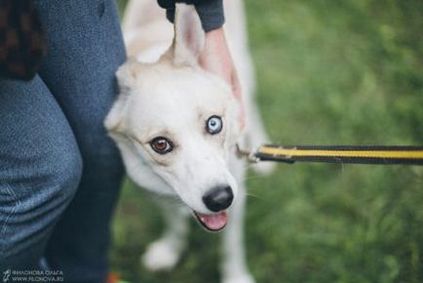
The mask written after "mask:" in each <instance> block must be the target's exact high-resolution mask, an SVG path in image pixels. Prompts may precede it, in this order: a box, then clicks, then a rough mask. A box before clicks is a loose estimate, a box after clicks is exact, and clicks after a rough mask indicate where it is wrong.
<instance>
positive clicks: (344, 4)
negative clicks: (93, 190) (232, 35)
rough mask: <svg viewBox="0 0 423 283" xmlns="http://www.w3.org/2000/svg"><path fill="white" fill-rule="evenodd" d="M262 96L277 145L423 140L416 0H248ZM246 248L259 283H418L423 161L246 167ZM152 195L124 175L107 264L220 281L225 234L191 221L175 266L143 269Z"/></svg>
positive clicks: (125, 273)
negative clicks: (266, 170) (267, 172)
mask: <svg viewBox="0 0 423 283" xmlns="http://www.w3.org/2000/svg"><path fill="white" fill-rule="evenodd" d="M246 6H247V11H248V20H249V25H248V28H249V32H250V42H251V49H252V54H253V59H254V61H255V64H256V68H257V78H258V103H259V105H260V107H261V109H262V112H263V117H264V120H265V123H266V126H267V128H268V131H269V134H270V136H271V138H272V141H273V142H275V143H281V144H420V145H421V144H423V34H422V28H423V2H422V1H421V0H406V1H394V0H385V1H377V0H345V1H335V0H333V1H328V0H326V1H325V0H316V1H297V0H283V1H279V0H261V1H253V0H247V1H246ZM248 187H249V193H250V195H251V197H249V200H248V211H247V216H246V222H247V227H246V246H247V251H248V261H249V266H250V268H251V271H252V273H253V274H254V276H255V277H256V279H257V282H260V283H270V282H272V283H279V282H316V283H321V282H345V283H347V282H354V283H356V282H363V283H365V282H372V283H373V282H387V283H388V282H410V283H417V282H423V170H422V169H421V168H417V167H404V166H384V167H379V166H357V165H343V166H342V165H324V164H296V165H290V166H289V165H279V166H278V169H277V172H275V173H274V174H273V175H271V176H269V177H266V178H264V177H260V176H256V175H254V174H253V173H251V174H250V175H249V177H248ZM150 199H151V198H150V196H149V195H148V194H146V193H144V192H142V191H140V190H136V189H134V186H133V185H132V184H131V183H129V182H128V183H126V184H125V186H124V189H123V193H122V197H121V201H120V204H119V207H118V209H117V215H116V218H115V222H114V231H115V242H114V248H113V250H112V257H111V258H112V266H113V270H115V271H117V272H119V273H120V274H121V275H122V277H123V278H124V279H126V280H130V281H132V282H143V283H144V282H145V283H159V282H160V283H163V282H166V283H167V282H176V283H203V282H218V279H219V274H218V265H217V263H218V258H219V240H220V239H219V238H220V237H219V236H218V235H216V234H207V233H205V232H204V231H203V230H202V229H200V228H199V227H197V225H196V224H194V223H193V224H192V230H193V233H192V235H191V236H190V240H191V241H190V248H189V250H188V251H187V252H186V254H185V255H184V257H183V259H182V262H181V263H180V265H179V266H178V268H177V269H176V270H175V271H174V272H171V273H164V274H151V273H149V272H147V271H146V270H144V269H142V268H141V267H140V264H139V255H140V254H142V252H143V251H144V249H145V247H146V245H147V244H148V243H150V242H151V241H153V240H154V239H156V237H158V236H159V235H160V232H161V229H162V221H161V218H160V214H159V211H158V209H157V208H156V207H155V205H154V204H153V203H152V202H151V201H150Z"/></svg>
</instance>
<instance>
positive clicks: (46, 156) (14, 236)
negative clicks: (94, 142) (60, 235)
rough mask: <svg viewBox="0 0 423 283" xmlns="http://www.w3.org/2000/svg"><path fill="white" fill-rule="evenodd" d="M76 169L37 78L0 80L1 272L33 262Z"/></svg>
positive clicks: (57, 113)
mask: <svg viewBox="0 0 423 283" xmlns="http://www.w3.org/2000/svg"><path fill="white" fill-rule="evenodd" d="M81 171H82V163H81V158H80V155H79V151H78V148H77V145H76V141H75V138H74V136H73V133H72V131H71V129H70V127H69V124H68V123H67V121H66V118H65V116H64V115H63V112H62V111H61V109H60V108H59V106H58V105H57V103H56V101H55V99H54V97H53V96H52V95H51V93H50V92H49V90H48V89H47V87H46V86H45V85H44V83H43V82H42V80H41V79H40V78H39V77H38V76H37V77H35V79H33V80H31V81H30V82H22V81H13V80H0V272H3V271H4V270H5V269H6V268H7V269H9V268H34V266H36V264H37V262H38V260H39V259H40V257H41V256H42V255H43V253H44V249H45V246H46V242H47V239H48V237H49V235H50V234H51V231H52V228H53V226H54V225H55V224H56V223H57V221H58V219H59V218H60V216H61V214H62V213H63V211H64V210H65V208H66V206H67V205H68V204H69V202H70V200H71V199H72V197H73V196H74V193H75V192H76V189H77V187H78V183H79V180H80V177H81Z"/></svg>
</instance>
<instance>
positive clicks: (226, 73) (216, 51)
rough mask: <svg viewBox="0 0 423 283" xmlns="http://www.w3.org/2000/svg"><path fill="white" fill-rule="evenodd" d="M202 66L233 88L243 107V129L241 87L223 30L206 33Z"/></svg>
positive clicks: (201, 57)
mask: <svg viewBox="0 0 423 283" xmlns="http://www.w3.org/2000/svg"><path fill="white" fill-rule="evenodd" d="M199 59H200V65H201V66H202V67H203V68H204V69H205V70H207V71H209V72H212V73H214V74H216V75H218V76H220V77H221V78H223V79H224V80H225V81H226V82H227V83H228V84H229V85H230V86H231V88H232V94H233V95H234V97H235V98H236V99H237V100H238V101H239V103H240V105H241V111H240V117H239V118H240V122H241V127H242V128H244V125H245V114H244V104H243V99H242V92H241V85H240V83H239V79H238V74H237V72H236V69H235V65H234V63H233V60H232V57H231V54H230V52H229V48H228V44H227V42H226V38H225V33H224V30H223V28H219V29H214V30H211V31H209V32H207V33H206V36H205V43H204V48H203V50H202V52H201V54H200V58H199Z"/></svg>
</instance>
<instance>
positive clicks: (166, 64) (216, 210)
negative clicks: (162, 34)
mask: <svg viewBox="0 0 423 283" xmlns="http://www.w3.org/2000/svg"><path fill="white" fill-rule="evenodd" d="M203 45H204V32H203V30H202V28H201V23H200V21H199V18H198V15H197V14H196V12H195V10H194V9H193V8H191V7H190V6H186V5H183V6H181V5H177V9H176V15H175V39H174V43H173V45H172V47H171V48H170V50H169V51H168V52H167V53H166V54H165V55H164V56H163V57H162V58H161V59H160V60H159V61H158V62H157V63H154V64H141V63H139V62H136V61H128V62H126V63H125V64H124V65H123V66H121V67H120V68H119V70H118V71H117V78H118V82H119V86H120V95H119V97H118V99H117V101H116V102H115V104H114V105H113V108H112V110H111V111H110V113H109V114H108V116H107V118H106V121H105V125H106V128H107V130H108V131H109V133H110V135H111V136H112V137H113V139H114V140H115V141H116V142H117V144H118V146H119V148H120V150H121V153H122V156H123V159H124V162H125V166H126V169H127V173H128V175H129V176H130V177H131V179H133V180H134V181H135V182H136V183H137V184H138V185H140V186H142V187H145V188H146V189H148V190H151V191H154V192H158V193H162V194H167V195H174V196H177V197H178V198H179V199H180V200H182V201H183V203H184V204H186V205H187V206H188V207H189V208H191V209H192V210H193V211H194V212H195V215H196V216H197V218H198V219H199V220H200V222H201V223H202V224H203V226H205V227H206V228H207V229H209V230H220V229H222V228H223V227H224V226H225V225H226V222H227V214H226V209H227V208H228V207H229V206H230V205H231V203H232V201H233V199H234V198H236V196H237V191H238V190H237V184H236V181H235V178H234V176H233V175H232V173H231V172H230V169H229V157H230V155H231V154H234V151H235V148H234V147H235V144H236V141H237V139H238V138H239V136H240V134H241V125H240V123H239V110H240V105H239V103H238V101H237V100H236V99H235V98H234V97H233V95H232V93H231V89H230V87H229V86H228V85H227V84H226V83H225V82H224V81H223V80H222V79H220V78H219V77H217V76H215V75H213V74H211V73H208V72H206V71H205V70H203V69H202V68H201V67H200V65H199V64H198V56H199V54H200V52H201V50H202V48H203Z"/></svg>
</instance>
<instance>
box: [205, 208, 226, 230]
mask: <svg viewBox="0 0 423 283" xmlns="http://www.w3.org/2000/svg"><path fill="white" fill-rule="evenodd" d="M198 217H199V218H200V221H201V222H203V224H204V225H205V226H207V228H208V229H210V230H220V229H222V228H223V227H225V225H226V223H227V222H228V214H227V213H226V212H225V211H222V212H220V213H217V214H200V213H198Z"/></svg>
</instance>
